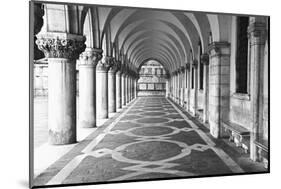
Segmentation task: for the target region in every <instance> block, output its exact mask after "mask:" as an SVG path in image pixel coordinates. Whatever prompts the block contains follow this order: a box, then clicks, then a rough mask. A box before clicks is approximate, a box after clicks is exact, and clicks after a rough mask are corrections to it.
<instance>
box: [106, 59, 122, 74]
mask: <svg viewBox="0 0 281 189" xmlns="http://www.w3.org/2000/svg"><path fill="white" fill-rule="evenodd" d="M112 62H113V64H112V66H111V67H110V68H109V70H108V72H111V73H114V74H115V73H116V72H117V71H118V70H119V69H120V64H121V62H120V61H117V60H116V59H115V58H113V60H112Z"/></svg>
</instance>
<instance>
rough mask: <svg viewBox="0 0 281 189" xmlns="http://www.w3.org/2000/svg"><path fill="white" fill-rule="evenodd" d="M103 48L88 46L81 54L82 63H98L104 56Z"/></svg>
mask: <svg viewBox="0 0 281 189" xmlns="http://www.w3.org/2000/svg"><path fill="white" fill-rule="evenodd" d="M102 52H103V51H102V49H96V48H86V50H85V51H84V52H82V53H81V54H80V58H79V60H80V61H79V62H80V65H95V66H96V65H97V63H98V62H99V61H100V60H101V58H102Z"/></svg>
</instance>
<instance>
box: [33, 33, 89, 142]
mask: <svg viewBox="0 0 281 189" xmlns="http://www.w3.org/2000/svg"><path fill="white" fill-rule="evenodd" d="M84 42H85V37H83V36H81V35H74V34H67V33H45V34H40V35H37V40H36V44H37V45H38V48H39V50H41V51H43V52H44V54H45V57H46V58H48V132H49V138H48V140H49V143H50V144H71V143H74V142H76V65H75V63H76V59H78V57H79V54H80V53H81V52H83V51H84V50H85V48H86V45H85V44H84Z"/></svg>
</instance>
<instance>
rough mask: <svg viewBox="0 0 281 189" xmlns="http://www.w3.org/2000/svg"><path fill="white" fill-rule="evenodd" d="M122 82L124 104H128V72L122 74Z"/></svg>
mask: <svg viewBox="0 0 281 189" xmlns="http://www.w3.org/2000/svg"><path fill="white" fill-rule="evenodd" d="M121 82H122V105H123V106H126V104H127V103H126V102H127V100H126V96H127V95H126V93H127V86H126V74H125V73H124V72H123V73H122V75H121Z"/></svg>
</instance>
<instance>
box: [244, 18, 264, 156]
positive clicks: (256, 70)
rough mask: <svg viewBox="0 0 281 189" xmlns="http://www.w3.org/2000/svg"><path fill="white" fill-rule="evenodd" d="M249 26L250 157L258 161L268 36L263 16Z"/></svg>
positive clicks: (254, 19)
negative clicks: (250, 77)
mask: <svg viewBox="0 0 281 189" xmlns="http://www.w3.org/2000/svg"><path fill="white" fill-rule="evenodd" d="M250 22H251V23H250V25H249V28H248V32H249V37H250V46H251V48H250V55H251V59H250V60H251V62H250V63H251V66H250V67H251V74H252V75H253V78H252V83H251V87H252V88H251V91H252V94H251V98H252V101H251V106H252V120H253V122H252V125H251V135H250V158H251V159H252V160H254V161H257V149H256V148H257V147H256V145H255V141H256V139H257V137H258V133H259V127H260V126H262V122H261V120H262V117H261V116H262V115H263V113H262V97H263V85H262V84H261V83H263V81H262V74H263V73H261V72H262V71H263V69H262V67H263V61H264V60H263V59H264V47H265V37H266V24H265V22H266V21H265V20H263V18H256V17H252V18H251V20H250Z"/></svg>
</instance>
